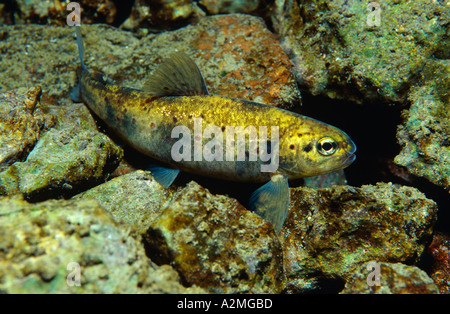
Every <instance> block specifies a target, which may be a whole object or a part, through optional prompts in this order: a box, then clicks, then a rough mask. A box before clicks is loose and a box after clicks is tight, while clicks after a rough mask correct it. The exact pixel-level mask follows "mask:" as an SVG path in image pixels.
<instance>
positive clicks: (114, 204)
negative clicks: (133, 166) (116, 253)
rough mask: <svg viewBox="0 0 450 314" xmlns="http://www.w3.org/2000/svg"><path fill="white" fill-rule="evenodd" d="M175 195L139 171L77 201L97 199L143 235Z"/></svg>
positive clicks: (127, 226)
mask: <svg viewBox="0 0 450 314" xmlns="http://www.w3.org/2000/svg"><path fill="white" fill-rule="evenodd" d="M171 196H172V191H171V190H170V189H164V188H163V187H162V186H161V185H159V183H157V182H156V181H155V180H154V179H153V177H152V176H151V174H150V172H149V171H142V170H138V171H135V172H132V173H129V174H126V175H123V176H120V177H117V178H115V179H113V180H111V181H108V182H106V183H103V184H101V185H98V186H96V187H94V188H92V189H90V190H88V191H86V192H83V193H81V194H79V195H77V196H76V197H75V199H86V198H94V199H96V200H97V201H98V202H99V204H100V205H101V206H102V207H103V208H104V209H105V210H106V211H107V212H108V213H110V214H111V217H112V218H113V220H114V221H115V222H117V223H118V224H120V225H122V226H123V227H124V228H126V229H130V230H131V231H133V232H135V233H137V234H143V233H144V232H145V231H147V229H148V228H149V226H150V224H151V223H152V222H154V221H155V220H156V219H157V218H158V216H159V214H160V213H161V210H162V208H163V204H164V202H165V201H166V200H167V199H168V198H170V197H171Z"/></svg>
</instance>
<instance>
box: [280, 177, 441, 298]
mask: <svg viewBox="0 0 450 314" xmlns="http://www.w3.org/2000/svg"><path fill="white" fill-rule="evenodd" d="M436 212H437V206H436V203H435V202H433V201H432V200H429V199H427V198H426V197H425V195H424V194H422V193H421V192H419V191H418V190H416V189H414V188H411V187H405V186H396V185H393V184H387V183H378V184H377V185H376V186H371V185H365V186H362V187H361V188H354V187H350V186H334V187H331V188H327V189H318V190H315V189H311V188H303V187H299V188H295V189H291V208H290V212H289V215H288V217H287V220H286V223H285V226H284V228H283V229H282V231H281V238H282V242H283V243H282V244H283V253H284V256H283V260H284V270H285V274H286V278H287V285H286V291H288V292H304V291H311V290H315V289H321V288H323V287H321V284H320V283H321V282H322V281H326V280H341V281H345V280H347V279H348V278H349V277H350V276H351V274H352V273H353V272H354V268H355V267H357V266H358V267H359V264H360V263H362V262H366V261H370V260H378V261H380V262H407V263H414V262H417V261H418V260H419V258H420V256H421V254H422V252H423V251H424V248H425V247H426V245H427V241H429V240H431V233H432V226H433V224H434V222H435V220H436Z"/></svg>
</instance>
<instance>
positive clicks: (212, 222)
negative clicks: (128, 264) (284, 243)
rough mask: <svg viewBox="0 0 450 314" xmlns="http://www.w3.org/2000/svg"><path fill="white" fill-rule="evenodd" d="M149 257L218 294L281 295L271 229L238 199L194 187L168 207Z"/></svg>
mask: <svg viewBox="0 0 450 314" xmlns="http://www.w3.org/2000/svg"><path fill="white" fill-rule="evenodd" d="M144 239H145V241H146V243H147V252H148V254H149V256H150V258H151V259H152V260H153V261H155V262H157V263H159V264H167V263H170V264H171V265H172V266H173V267H174V268H175V269H176V270H177V271H178V272H179V273H180V276H181V278H182V279H183V280H184V281H185V282H187V283H188V284H190V285H192V284H195V285H197V286H199V287H202V288H204V289H206V290H207V291H210V292H215V293H244V292H251V293H277V292H279V291H281V288H282V283H283V278H284V277H283V270H282V268H283V262H282V261H283V258H282V255H281V254H282V253H281V246H280V243H279V241H278V238H277V237H276V235H275V232H274V231H273V228H272V226H271V225H270V224H269V223H268V222H266V221H264V220H263V219H262V218H260V217H258V216H257V215H256V214H254V213H252V212H250V211H248V210H246V209H245V208H243V207H242V206H241V205H240V204H239V203H238V202H237V201H236V200H234V199H231V198H227V197H225V196H219V195H218V196H214V195H211V194H210V193H209V192H208V190H206V189H204V188H202V187H201V186H199V185H198V184H196V183H194V182H191V183H189V184H188V185H187V187H186V188H184V189H183V190H181V191H179V192H177V193H176V194H175V195H174V196H173V198H172V200H171V201H170V202H168V203H167V204H166V206H165V209H164V211H163V213H162V214H161V215H160V216H159V218H158V220H157V221H155V222H154V223H153V224H152V225H151V227H150V228H149V230H148V231H147V234H146V235H145V237H144Z"/></svg>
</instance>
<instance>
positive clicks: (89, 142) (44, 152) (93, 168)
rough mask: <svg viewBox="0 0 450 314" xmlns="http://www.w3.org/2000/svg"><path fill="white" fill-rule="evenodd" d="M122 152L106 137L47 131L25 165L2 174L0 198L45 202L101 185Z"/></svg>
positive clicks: (71, 130) (84, 133)
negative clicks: (21, 197)
mask: <svg viewBox="0 0 450 314" xmlns="http://www.w3.org/2000/svg"><path fill="white" fill-rule="evenodd" d="M122 155H123V150H122V149H121V148H119V147H118V146H116V145H115V144H114V143H113V142H112V141H111V140H110V139H109V138H108V137H107V136H106V135H104V134H102V133H99V132H96V131H80V130H79V129H78V128H76V127H72V128H65V129H61V130H57V129H52V130H50V131H48V132H47V133H46V134H45V135H44V136H43V137H42V138H41V139H40V140H39V141H38V143H37V144H36V146H35V147H34V149H33V151H32V152H31V153H30V154H29V155H28V158H27V160H26V161H25V162H16V163H14V164H13V165H11V166H10V167H9V168H8V169H6V170H5V171H3V172H1V173H0V195H11V194H16V193H23V194H25V195H26V196H27V197H29V198H33V199H34V198H37V199H45V198H48V197H51V196H55V195H61V194H64V193H69V194H71V193H73V192H74V191H72V189H74V190H75V191H76V190H77V189H80V188H86V187H87V186H89V185H92V184H94V183H98V182H99V181H101V180H103V179H105V178H106V176H107V175H108V174H109V173H110V172H111V171H112V170H114V168H115V167H116V166H117V165H118V163H119V161H120V159H121V158H122Z"/></svg>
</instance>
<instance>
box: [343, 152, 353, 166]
mask: <svg viewBox="0 0 450 314" xmlns="http://www.w3.org/2000/svg"><path fill="white" fill-rule="evenodd" d="M355 159H356V155H355V154H349V155H348V156H347V158H345V160H344V165H346V166H348V165H350V164H351V163H352V162H354V161H355Z"/></svg>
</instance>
